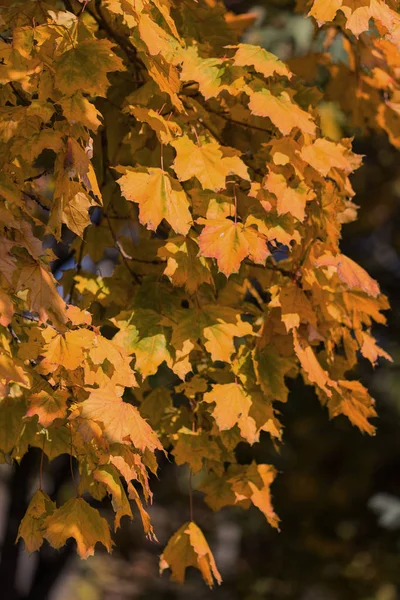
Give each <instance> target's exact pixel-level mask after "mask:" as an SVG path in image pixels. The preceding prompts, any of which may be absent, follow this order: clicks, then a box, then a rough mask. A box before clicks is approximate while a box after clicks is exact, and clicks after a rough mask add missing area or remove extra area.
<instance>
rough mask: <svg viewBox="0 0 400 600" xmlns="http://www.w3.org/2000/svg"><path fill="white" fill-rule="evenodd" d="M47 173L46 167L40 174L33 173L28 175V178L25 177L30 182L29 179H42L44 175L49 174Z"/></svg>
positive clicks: (26, 181)
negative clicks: (30, 175)
mask: <svg viewBox="0 0 400 600" xmlns="http://www.w3.org/2000/svg"><path fill="white" fill-rule="evenodd" d="M47 173H48V170H47V169H45V170H44V171H42V173H39V174H38V175H32V177H28V179H25V180H24V182H25V183H28V182H29V181H35V180H36V179H40V178H41V177H43V176H44V175H47Z"/></svg>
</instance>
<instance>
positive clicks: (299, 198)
mask: <svg viewBox="0 0 400 600" xmlns="http://www.w3.org/2000/svg"><path fill="white" fill-rule="evenodd" d="M264 188H265V189H266V190H268V191H269V192H271V193H272V194H274V195H275V196H276V198H277V204H276V210H277V213H278V215H284V214H286V213H290V214H291V215H293V216H294V217H296V219H298V220H299V221H301V222H303V221H304V218H305V209H306V204H307V202H309V201H310V200H312V199H313V198H314V197H315V194H314V192H313V191H312V190H311V189H310V188H309V187H308V186H307V185H306V184H305V183H304V182H301V183H300V184H299V185H297V186H296V187H292V186H289V185H288V184H287V181H286V177H285V176H284V175H282V174H280V173H274V172H273V171H270V172H269V173H268V175H267V177H266V178H265V180H264Z"/></svg>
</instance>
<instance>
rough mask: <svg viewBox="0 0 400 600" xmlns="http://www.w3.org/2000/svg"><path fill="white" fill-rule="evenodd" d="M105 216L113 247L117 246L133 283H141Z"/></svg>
mask: <svg viewBox="0 0 400 600" xmlns="http://www.w3.org/2000/svg"><path fill="white" fill-rule="evenodd" d="M105 217H106V220H107V223H108V228H109V230H110V233H111V235H112V238H113V240H114V243H115V247H116V248H117V250H118V252H119V254H120V256H121V258H122V260H123V262H124V265H125V266H126V268H127V269H128V271H129V273H130V274H131V275H132V277H133V280H134V281H135V283H141V279H140V277H139V275H138V274H137V273H135V271H132V269H131V266H130V264H129V262H128V258H127V255H126V254H125V252H124V251H123V250H122V248H121V244H120V243H119V241H118V238H117V235H116V233H115V231H114V228H113V226H112V225H111V221H110V217H109V216H108V215H107V214H106V215H105Z"/></svg>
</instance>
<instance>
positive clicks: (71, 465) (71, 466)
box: [68, 423, 80, 498]
mask: <svg viewBox="0 0 400 600" xmlns="http://www.w3.org/2000/svg"><path fill="white" fill-rule="evenodd" d="M68 429H69V439H70V452H69V468H70V471H71V478H72V483H73V484H74V488H75V494H76V497H77V498H79V495H80V494H79V489H78V485H77V483H76V479H75V473H74V465H73V463H72V458H73V456H72V451H73V444H72V428H71V423H69V424H68Z"/></svg>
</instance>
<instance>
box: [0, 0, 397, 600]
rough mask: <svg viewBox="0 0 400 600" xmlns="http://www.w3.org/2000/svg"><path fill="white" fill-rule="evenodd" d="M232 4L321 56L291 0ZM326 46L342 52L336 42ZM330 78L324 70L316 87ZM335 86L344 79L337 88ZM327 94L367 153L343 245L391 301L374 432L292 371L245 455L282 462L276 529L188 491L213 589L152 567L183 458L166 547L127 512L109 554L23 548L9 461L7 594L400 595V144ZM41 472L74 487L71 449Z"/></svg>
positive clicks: (163, 507) (164, 469)
mask: <svg viewBox="0 0 400 600" xmlns="http://www.w3.org/2000/svg"><path fill="white" fill-rule="evenodd" d="M226 4H227V6H228V8H229V10H231V11H233V12H235V13H236V14H243V13H247V12H251V13H253V21H254V23H253V25H252V27H251V28H250V29H248V30H247V31H246V33H245V34H244V40H245V41H247V42H249V43H252V44H258V45H261V46H264V47H265V48H267V49H268V50H270V51H272V52H274V53H275V54H277V55H278V56H280V57H281V58H282V59H284V60H286V61H292V60H293V59H296V60H298V59H299V57H300V58H301V57H302V56H303V55H305V54H309V53H310V52H316V53H318V51H319V48H318V36H317V37H316V35H315V29H314V25H313V24H312V23H311V21H310V20H308V19H305V18H304V17H303V16H302V15H300V14H296V12H295V11H294V6H293V4H292V3H291V2H288V3H287V2H285V1H283V2H282V1H280V0H277V1H276V2H272V3H271V2H262V1H261V2H259V4H258V5H257V6H253V5H252V2H251V1H250V2H249V1H240V0H237V1H236V0H226ZM330 52H332V53H333V54H335V53H336V54H337V55H338V56H339V58H340V52H341V48H340V44H339V45H337V47H336V46H335V44H333V46H332V47H331V49H330ZM292 64H293V65H295V64H296V61H295V60H293V63H292ZM299 64H300V63H299ZM293 68H294V67H293ZM299 68H300V67H299ZM311 78H312V77H311ZM325 84H327V85H328V84H329V82H328V83H327V82H326V81H325V80H324V78H323V77H322V80H321V81H319V85H325ZM341 91H342V90H340V89H336V96H340V93H341ZM334 92H335V90H334ZM331 96H332V98H334V99H333V100H332V101H331V102H326V103H324V104H323V105H321V108H320V114H321V117H322V118H323V122H324V123H325V127H326V128H327V131H328V129H329V137H331V138H332V139H335V136H337V137H341V136H345V137H350V136H355V139H354V149H355V151H356V152H358V153H360V154H363V155H365V159H364V165H363V167H362V168H361V169H359V171H357V173H356V174H355V175H354V176H353V178H352V182H353V185H354V188H355V191H356V198H355V201H356V203H357V204H358V205H359V206H360V210H359V219H358V220H357V221H356V222H355V223H353V224H350V225H346V226H345V227H344V231H343V234H344V236H343V243H342V250H343V252H344V253H345V254H347V255H348V256H350V257H351V258H353V259H354V260H356V261H357V262H358V263H359V264H361V265H362V266H363V267H364V268H365V269H367V270H368V272H369V273H370V274H371V275H372V276H373V277H374V278H375V279H377V280H378V282H379V283H380V285H381V288H382V291H383V292H384V293H385V294H387V295H388V297H389V299H390V302H391V305H392V311H391V312H390V313H388V325H387V326H386V327H384V326H379V327H377V328H376V330H375V335H376V336H377V337H378V340H379V342H380V344H381V345H382V346H383V348H384V349H385V350H386V351H387V352H389V353H390V354H391V355H392V357H393V359H394V362H393V364H389V363H387V362H382V364H380V365H379V366H378V368H376V369H375V370H373V369H372V367H371V366H370V364H369V363H368V362H367V361H366V360H364V359H362V358H360V361H361V362H360V366H359V370H358V373H357V374H356V376H357V377H359V378H360V379H361V380H362V382H363V383H364V384H366V385H367V386H368V387H369V389H370V391H371V393H372V395H373V396H374V397H375V399H376V401H377V409H378V412H379V420H377V421H376V424H377V427H378V429H377V435H376V436H375V437H368V436H366V435H362V434H360V432H359V431H358V430H357V429H356V428H354V427H352V426H351V425H350V423H349V422H348V421H347V420H346V419H345V418H337V419H335V420H334V421H332V422H330V421H329V420H328V415H327V412H326V410H324V409H322V408H321V406H320V404H319V402H318V400H317V398H316V397H315V396H314V394H313V392H312V390H311V389H310V388H306V387H305V386H304V385H303V384H302V383H301V382H300V381H296V382H291V398H290V401H289V402H288V403H287V404H286V405H282V408H281V410H282V422H283V423H284V425H285V435H284V444H283V445H282V447H281V449H280V452H279V453H278V452H277V451H276V450H275V449H274V447H273V446H272V445H271V444H270V442H269V440H268V437H267V436H266V437H265V438H264V439H263V440H262V441H261V443H259V444H257V445H256V446H255V447H254V448H247V447H245V446H243V448H240V449H239V455H240V459H241V461H243V462H250V461H251V460H252V459H253V458H256V460H258V461H259V462H263V463H265V462H266V463H268V462H271V463H272V464H275V465H276V466H277V468H278V470H279V471H280V474H279V476H278V477H277V480H276V482H275V483H274V484H273V487H272V492H273V500H274V505H275V508H276V510H277V512H278V514H279V516H280V518H281V520H282V522H281V531H280V532H277V531H276V530H273V529H272V528H271V527H269V525H268V524H267V523H266V521H265V520H264V517H263V516H262V514H261V513H260V512H259V511H257V509H255V508H252V509H250V510H249V511H243V510H241V509H240V508H238V509H235V508H226V509H223V510H221V511H220V512H219V513H217V514H214V513H213V512H212V511H211V510H209V509H208V508H207V507H206V506H205V505H204V503H203V502H202V495H201V494H198V495H197V494H196V492H195V494H194V514H195V520H196V521H197V522H198V524H199V525H200V526H201V528H202V529H203V531H204V533H205V535H206V537H207V539H208V542H209V544H210V546H211V548H212V550H213V552H214V556H215V558H216V561H217V564H218V567H219V569H220V571H221V574H222V577H223V580H224V581H223V584H222V586H220V587H219V588H217V589H215V590H213V591H209V590H208V589H207V588H206V586H205V585H204V583H203V582H202V580H201V578H200V575H199V573H198V572H196V571H194V570H191V569H189V570H188V571H187V582H186V584H185V586H183V587H182V586H179V585H176V584H173V583H171V582H170V581H169V575H168V573H164V574H163V576H161V577H160V576H159V575H158V556H159V554H160V553H161V551H162V547H163V545H164V544H165V543H166V541H167V540H168V538H169V537H170V536H171V534H172V533H173V532H174V531H175V530H176V529H177V528H178V527H179V526H180V525H181V524H182V522H183V521H184V520H188V519H189V502H188V485H187V481H188V472H187V470H186V468H184V467H179V468H177V467H175V466H174V465H172V464H171V463H169V462H168V461H167V460H164V461H163V460H162V459H161V475H160V479H159V480H157V479H155V478H154V480H153V482H152V489H153V491H154V497H155V501H154V504H153V506H152V507H150V510H149V512H150V514H151V517H152V521H153V524H154V526H155V530H156V533H157V536H158V539H159V541H160V544H157V543H155V542H149V541H147V540H146V539H145V538H144V536H143V532H142V527H141V524H140V523H139V520H138V519H136V520H135V521H134V522H132V523H130V522H129V520H128V519H127V518H124V519H123V521H122V528H121V529H120V530H119V531H118V532H117V534H116V536H115V541H116V548H115V550H114V552H113V554H112V555H107V554H105V553H103V552H102V551H101V549H100V548H99V550H98V552H97V553H96V556H95V557H92V558H90V559H88V560H87V561H80V560H79V559H77V558H76V556H75V551H74V547H73V543H71V544H67V546H66V547H65V548H64V549H62V550H61V551H58V552H57V551H54V550H52V549H50V548H49V547H48V546H45V547H44V548H42V550H41V551H40V553H36V554H35V555H33V556H30V557H29V556H28V555H27V554H26V553H25V552H24V551H23V548H22V545H21V544H17V545H15V538H16V532H17V529H18V524H19V522H20V520H21V518H22V516H23V513H24V510H25V507H26V499H27V497H28V495H29V493H30V492H31V490H32V489H35V485H36V483H35V482H34V481H32V480H31V479H30V476H29V474H30V473H32V472H33V471H34V466H35V463H37V462H38V460H39V455H38V454H36V453H35V452H31V453H30V454H29V455H27V456H25V457H24V459H23V461H22V463H21V466H20V468H19V469H16V470H12V469H11V468H10V467H9V466H8V465H1V466H0V540H2V551H1V562H0V598H1V599H2V600H46V599H50V600H72V599H73V600H136V599H142V600H147V599H159V600H174V599H177V600H180V599H186V598H191V599H192V600H201V599H206V598H214V599H215V600H225V599H226V600H228V599H229V600H236V599H237V600H260V599H263V598H268V599H271V600H279V599H282V600H284V599H288V600H289V599H290V600H294V599H296V600H396V599H400V370H399V369H400V366H399V365H400V360H399V359H400V347H399V341H398V340H399V339H400V311H399V309H398V305H399V303H400V256H399V252H400V168H399V167H400V153H399V151H398V150H396V149H395V148H394V147H393V146H392V145H391V144H390V143H389V141H388V138H387V135H386V134H384V133H379V132H377V131H372V130H368V129H366V130H363V131H361V130H359V129H357V127H354V123H353V121H352V120H351V118H349V116H348V115H346V111H343V107H341V106H340V105H339V102H337V101H336V100H335V93H332V94H331ZM326 135H328V134H326ZM66 473H67V476H66V475H65V474H66ZM46 478H47V488H48V490H49V492H50V493H52V494H54V495H56V496H58V498H59V499H60V501H62V499H63V497H69V495H70V489H69V486H70V485H71V481H70V476H69V465H68V459H67V458H66V457H64V456H61V457H59V458H58V459H56V460H55V461H53V463H51V464H50V465H49V467H48V468H47V474H46ZM104 510H105V514H107V508H104ZM110 518H111V515H110Z"/></svg>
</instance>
